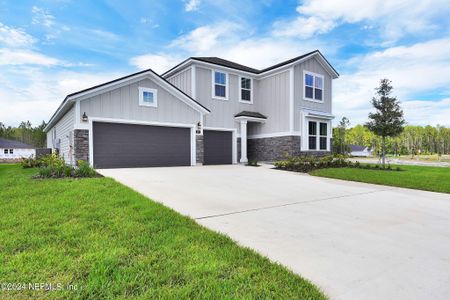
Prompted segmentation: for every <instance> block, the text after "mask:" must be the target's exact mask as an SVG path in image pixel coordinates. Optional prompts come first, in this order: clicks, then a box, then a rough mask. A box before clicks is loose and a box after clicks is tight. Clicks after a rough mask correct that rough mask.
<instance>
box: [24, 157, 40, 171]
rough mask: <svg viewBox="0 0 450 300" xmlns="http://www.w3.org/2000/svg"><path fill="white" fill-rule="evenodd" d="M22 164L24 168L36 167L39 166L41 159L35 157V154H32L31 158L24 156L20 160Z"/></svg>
mask: <svg viewBox="0 0 450 300" xmlns="http://www.w3.org/2000/svg"><path fill="white" fill-rule="evenodd" d="M20 165H21V166H22V168H24V169H28V168H36V167H39V165H40V160H39V159H37V158H35V157H34V156H31V157H29V158H25V157H23V158H22V160H21V161H20Z"/></svg>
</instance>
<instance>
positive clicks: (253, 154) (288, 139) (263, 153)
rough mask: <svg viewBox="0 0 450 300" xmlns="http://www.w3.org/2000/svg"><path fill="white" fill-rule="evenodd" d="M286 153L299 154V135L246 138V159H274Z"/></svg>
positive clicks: (280, 157) (281, 157)
mask: <svg viewBox="0 0 450 300" xmlns="http://www.w3.org/2000/svg"><path fill="white" fill-rule="evenodd" d="M286 155H290V156H295V155H300V137H299V136H280V137H269V138H258V139H248V140H247V156H248V159H256V160H259V161H274V160H279V159H283V158H285V157H286Z"/></svg>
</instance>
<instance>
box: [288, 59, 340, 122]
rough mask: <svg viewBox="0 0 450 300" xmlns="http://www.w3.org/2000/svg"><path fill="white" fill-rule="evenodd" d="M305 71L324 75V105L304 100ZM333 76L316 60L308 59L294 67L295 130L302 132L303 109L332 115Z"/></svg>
mask: <svg viewBox="0 0 450 300" xmlns="http://www.w3.org/2000/svg"><path fill="white" fill-rule="evenodd" d="M303 71H310V72H313V73H317V74H320V75H323V77H324V92H323V94H324V95H323V99H324V101H323V103H320V102H313V101H308V100H304V99H303V85H304V82H303V81H304V78H303ZM332 80H333V79H332V78H331V75H330V74H329V73H328V72H327V71H326V70H325V69H324V67H322V65H321V64H320V63H319V62H318V61H317V59H315V58H311V59H308V60H306V61H304V62H302V63H301V64H298V65H295V66H294V130H295V131H301V129H302V128H301V123H300V111H301V109H302V108H306V109H312V110H317V111H321V112H325V113H329V114H331V113H332V102H331V101H332V99H331V98H332V83H331V81H332Z"/></svg>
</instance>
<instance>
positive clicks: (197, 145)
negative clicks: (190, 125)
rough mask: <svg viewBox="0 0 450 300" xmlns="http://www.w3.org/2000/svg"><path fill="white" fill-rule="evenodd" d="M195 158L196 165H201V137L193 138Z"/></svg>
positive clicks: (202, 153) (202, 155)
mask: <svg viewBox="0 0 450 300" xmlns="http://www.w3.org/2000/svg"><path fill="white" fill-rule="evenodd" d="M195 152H196V153H195V157H196V161H197V163H198V164H203V159H204V144H203V135H196V136H195Z"/></svg>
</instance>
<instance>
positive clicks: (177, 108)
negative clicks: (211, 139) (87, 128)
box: [80, 79, 200, 124]
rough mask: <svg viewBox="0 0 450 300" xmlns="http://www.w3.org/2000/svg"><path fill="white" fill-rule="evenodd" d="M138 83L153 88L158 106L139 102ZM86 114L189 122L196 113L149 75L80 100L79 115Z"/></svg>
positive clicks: (194, 119) (198, 119)
mask: <svg viewBox="0 0 450 300" xmlns="http://www.w3.org/2000/svg"><path fill="white" fill-rule="evenodd" d="M139 87H147V88H152V89H156V90H157V91H158V92H157V93H158V107H148V106H140V105H139ZM84 112H86V114H87V115H88V116H89V117H98V118H108V119H126V120H136V121H156V122H168V123H183V124H193V123H197V122H198V121H200V113H199V112H198V111H196V110H194V109H193V108H192V107H190V106H188V105H187V104H186V103H184V102H182V101H181V100H179V99H178V98H177V97H175V96H174V95H172V94H171V93H169V92H168V91H167V90H166V89H164V88H162V87H161V86H160V85H159V84H157V83H155V82H153V81H152V80H150V79H143V80H141V81H139V82H136V83H132V84H129V85H126V86H123V87H119V88H116V89H114V90H111V91H107V92H104V93H102V94H100V95H97V96H94V97H92V98H89V99H86V100H81V102H80V115H82V114H83V113H84Z"/></svg>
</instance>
